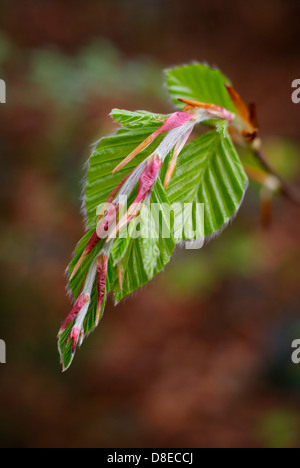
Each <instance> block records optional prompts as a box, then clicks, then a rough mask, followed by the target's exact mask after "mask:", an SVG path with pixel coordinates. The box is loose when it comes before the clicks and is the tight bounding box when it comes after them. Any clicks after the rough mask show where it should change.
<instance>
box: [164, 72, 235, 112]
mask: <svg viewBox="0 0 300 468" xmlns="http://www.w3.org/2000/svg"><path fill="white" fill-rule="evenodd" d="M165 74H166V80H167V86H168V91H169V93H170V95H171V98H172V100H173V102H174V104H175V105H176V107H178V108H179V109H183V108H184V104H183V103H181V102H179V101H178V99H182V98H184V99H190V100H195V101H200V102H207V103H210V104H216V105H218V106H222V107H224V108H225V109H227V110H229V111H231V112H236V110H235V108H234V105H233V104H232V101H231V99H230V97H229V95H228V93H227V91H226V88H225V83H226V84H230V82H229V80H228V79H227V78H226V77H225V76H224V75H223V74H222V73H221V72H220V71H219V70H217V69H215V68H210V67H208V66H207V65H203V64H200V63H194V64H191V65H183V66H180V67H176V68H170V69H168V70H166V71H165Z"/></svg>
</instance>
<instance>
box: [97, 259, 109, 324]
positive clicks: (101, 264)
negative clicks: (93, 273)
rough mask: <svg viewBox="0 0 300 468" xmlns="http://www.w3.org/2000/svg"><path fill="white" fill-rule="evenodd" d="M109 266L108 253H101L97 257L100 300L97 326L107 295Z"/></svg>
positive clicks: (98, 301) (98, 302)
mask: <svg viewBox="0 0 300 468" xmlns="http://www.w3.org/2000/svg"><path fill="white" fill-rule="evenodd" d="M107 266H108V255H106V254H101V255H99V257H98V258H97V290H98V300H97V310H96V321H95V326H97V325H98V323H99V320H100V314H101V309H102V304H103V300H104V296H105V288H106V277H107Z"/></svg>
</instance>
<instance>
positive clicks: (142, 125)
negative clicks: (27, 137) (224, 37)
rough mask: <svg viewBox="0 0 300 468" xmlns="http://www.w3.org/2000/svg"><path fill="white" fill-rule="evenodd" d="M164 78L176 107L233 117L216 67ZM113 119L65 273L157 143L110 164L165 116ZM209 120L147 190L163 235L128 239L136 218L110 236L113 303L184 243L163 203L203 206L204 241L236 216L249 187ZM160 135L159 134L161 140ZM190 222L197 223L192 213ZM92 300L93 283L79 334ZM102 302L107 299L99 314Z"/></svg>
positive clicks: (68, 357)
mask: <svg viewBox="0 0 300 468" xmlns="http://www.w3.org/2000/svg"><path fill="white" fill-rule="evenodd" d="M166 81H167V87H168V91H169V93H170V96H171V98H172V100H173V102H174V104H175V106H176V107H177V108H178V109H179V110H182V109H183V106H184V104H182V102H180V101H178V99H182V98H184V99H189V100H195V101H200V102H204V103H210V104H215V105H218V106H222V107H223V108H225V109H227V110H229V111H231V112H233V113H234V114H235V115H238V111H237V109H236V108H235V105H234V103H233V101H232V99H231V98H230V96H229V94H228V92H227V90H226V87H225V84H227V85H230V83H229V81H228V79H227V78H226V77H225V76H224V75H223V74H222V73H221V72H220V71H219V70H217V69H212V68H210V67H208V66H205V65H202V64H192V65H188V66H180V67H177V68H173V69H169V70H167V71H166ZM111 116H112V118H113V119H114V120H115V121H116V122H117V123H119V124H121V126H122V127H121V128H120V129H119V130H117V132H116V133H115V134H114V135H112V136H108V137H105V138H102V139H101V140H100V142H99V143H98V144H97V146H96V147H95V149H94V151H93V153H92V155H91V157H90V160H89V168H88V173H87V183H86V187H85V210H86V217H87V232H86V234H85V235H84V237H83V238H82V239H81V241H80V242H79V244H78V246H77V248H76V253H75V256H74V258H73V259H72V261H71V263H70V265H69V273H70V275H71V273H72V271H73V269H74V267H75V265H76V264H77V262H78V260H79V258H80V257H81V255H82V252H83V251H84V248H85V246H86V245H87V243H88V241H89V240H90V238H91V236H92V234H93V233H94V232H95V229H96V225H97V207H98V206H99V204H102V203H105V202H106V200H107V198H108V196H109V195H110V193H111V192H112V191H113V189H114V188H115V187H116V186H117V185H118V184H119V183H120V182H121V180H122V179H124V177H125V176H126V175H127V174H129V173H130V172H131V171H132V170H133V168H134V167H136V166H137V165H138V164H139V163H140V162H141V161H142V160H144V159H145V158H146V157H147V156H149V155H150V154H151V153H152V152H153V150H154V149H155V147H156V146H157V144H158V142H157V140H156V142H155V143H152V144H151V145H150V146H149V147H148V148H146V149H145V150H143V151H142V152H141V153H140V154H139V156H138V157H137V158H136V159H134V160H133V161H131V162H130V163H129V164H128V165H126V166H125V167H123V168H122V170H120V171H119V172H116V173H113V170H114V168H115V167H116V166H117V165H118V164H119V163H121V161H122V160H123V159H124V157H125V156H127V155H128V154H130V153H131V152H132V151H133V150H134V149H135V148H136V147H137V146H138V145H139V144H140V143H141V142H142V141H144V140H145V139H146V138H147V137H148V136H149V135H150V134H152V133H153V132H154V131H155V130H156V129H157V128H158V127H159V126H161V124H162V121H164V119H166V116H163V115H159V114H153V113H149V112H145V111H138V112H130V111H125V110H119V109H114V110H113V111H112V113H111ZM236 118H237V119H238V116H237V117H236ZM233 124H234V122H233ZM208 125H210V127H211V128H210V130H209V131H208V132H206V133H204V134H202V135H201V136H198V137H196V138H195V139H193V140H192V141H191V142H190V143H189V144H187V145H186V146H185V148H184V149H183V151H182V152H181V154H180V156H179V158H178V163H177V168H176V172H175V174H174V175H173V178H172V180H171V182H170V184H169V186H168V188H167V189H164V187H163V180H164V176H165V174H166V171H167V167H168V163H169V162H170V158H171V157H172V154H170V155H169V157H168V158H167V159H166V160H165V162H164V164H163V167H162V169H161V172H160V176H159V177H158V179H157V181H156V183H155V186H154V189H153V191H152V195H151V202H152V203H158V204H159V205H161V207H162V223H165V224H169V226H168V227H169V228H170V232H171V235H170V236H169V238H164V237H163V236H162V234H161V233H162V226H155V225H153V226H152V228H153V229H155V230H156V231H157V236H155V238H151V239H143V238H140V237H139V238H133V237H131V236H130V226H133V225H134V224H136V223H138V222H139V220H138V219H135V220H133V221H131V225H129V228H128V230H127V235H126V236H125V237H124V236H122V238H117V239H115V240H114V243H113V247H112V250H111V254H110V258H109V262H108V273H107V280H106V294H107V293H108V292H110V291H111V292H112V293H113V294H114V297H115V300H116V302H119V301H120V300H121V299H122V298H124V297H125V296H127V295H128V294H130V293H132V292H133V291H135V290H136V289H138V288H139V287H140V286H142V285H145V284H146V283H148V282H149V281H150V280H151V279H152V278H153V277H154V275H156V274H157V273H159V272H160V271H161V270H162V269H163V268H164V267H165V265H166V264H167V263H168V262H169V260H170V257H171V255H172V253H173V252H174V249H175V247H176V245H177V244H178V243H181V242H182V241H188V240H189V239H188V238H187V237H184V236H183V237H180V236H178V235H175V233H174V230H173V226H174V224H175V223H174V219H172V220H170V219H169V217H168V215H167V213H164V206H170V205H172V204H174V203H177V202H180V203H202V204H204V220H203V219H202V220H201V221H202V223H201V226H200V225H199V226H196V230H197V232H199V237H201V238H203V239H204V240H208V239H210V238H211V237H212V236H215V235H216V234H217V233H218V232H220V231H221V230H222V229H224V228H225V227H226V226H227V225H228V223H229V222H230V220H231V219H232V218H233V217H234V216H235V214H236V213H237V211H238V209H239V207H240V205H241V203H242V200H243V197H244V194H245V191H246V189H247V186H248V177H247V175H246V172H245V169H244V166H243V163H242V161H241V159H240V157H239V155H238V153H237V150H236V148H235V146H234V144H233V142H232V139H231V137H230V134H229V129H228V122H225V123H224V122H221V121H213V122H208ZM161 138H162V137H161V136H160V137H159V139H161ZM175 216H176V214H175ZM203 221H204V222H203ZM195 222H196V223H197V218H196V221H195ZM153 223H154V221H153ZM170 223H171V225H170ZM104 243H105V240H101V241H100V242H99V243H98V245H97V246H96V247H95V248H94V249H93V250H92V252H91V253H90V254H89V255H88V256H87V258H85V259H84V261H83V263H82V265H81V266H80V268H79V270H78V272H77V273H76V275H75V276H74V277H73V278H72V279H71V280H70V281H69V287H70V290H71V292H72V294H73V296H74V298H75V299H77V298H78V296H79V294H80V292H81V288H82V283H83V282H84V279H85V277H86V275H87V272H88V270H89V268H90V266H91V264H92V262H93V260H94V259H95V257H96V256H97V255H98V254H99V252H100V251H101V249H102V248H103V245H104ZM120 268H121V269H122V271H123V282H122V287H121V286H120V282H119V275H118V273H119V271H118V270H119V269H120ZM96 303H97V288H96V285H94V288H93V291H92V296H91V302H90V305H89V309H88V312H87V314H86V317H85V320H84V325H83V326H84V335H87V334H88V333H90V332H91V331H92V330H93V329H94V327H95V321H96ZM104 307H105V300H104V301H103V305H102V310H101V314H103V310H104ZM71 329H72V323H71V324H69V326H68V327H67V328H66V329H65V330H64V331H63V333H61V334H60V335H59V343H58V345H59V350H60V354H61V358H62V364H63V367H64V368H67V367H68V366H69V365H70V362H71V361H72V344H71V341H70V340H68V336H69V334H70V331H71Z"/></svg>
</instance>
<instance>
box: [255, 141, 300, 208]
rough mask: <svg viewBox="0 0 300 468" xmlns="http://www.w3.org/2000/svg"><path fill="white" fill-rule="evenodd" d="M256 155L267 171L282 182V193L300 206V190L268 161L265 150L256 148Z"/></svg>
mask: <svg viewBox="0 0 300 468" xmlns="http://www.w3.org/2000/svg"><path fill="white" fill-rule="evenodd" d="M254 155H255V157H256V159H257V160H258V161H259V162H260V164H261V166H262V167H263V168H264V169H265V171H266V172H268V173H269V174H271V175H273V176H274V177H276V178H277V179H278V180H279V181H280V184H281V187H280V193H281V195H283V196H284V197H285V198H286V199H288V200H289V201H291V202H292V203H294V204H295V205H297V206H300V192H299V190H297V189H295V188H294V187H292V186H291V185H289V184H288V183H287V182H286V181H285V180H284V179H282V177H281V176H280V175H279V174H278V173H277V172H276V171H275V169H273V167H272V166H271V165H270V164H269V162H268V161H267V159H266V157H265V155H264V153H263V151H262V150H261V149H256V150H254Z"/></svg>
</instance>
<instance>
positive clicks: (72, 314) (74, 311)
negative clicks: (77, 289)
mask: <svg viewBox="0 0 300 468" xmlns="http://www.w3.org/2000/svg"><path fill="white" fill-rule="evenodd" d="M89 300H90V296H89V295H88V294H81V295H80V296H79V297H78V299H77V301H76V303H75V305H74V307H73V309H72V310H71V312H70V313H69V315H68V316H67V318H66V320H65V321H64V322H63V324H62V326H61V327H60V330H59V333H62V332H63V331H64V330H65V329H66V328H67V327H68V325H70V323H72V322H73V321H74V320H75V319H76V318H77V316H78V314H79V312H80V311H81V309H82V308H83V306H84V305H85V304H86V303H87V302H88V301H89Z"/></svg>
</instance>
